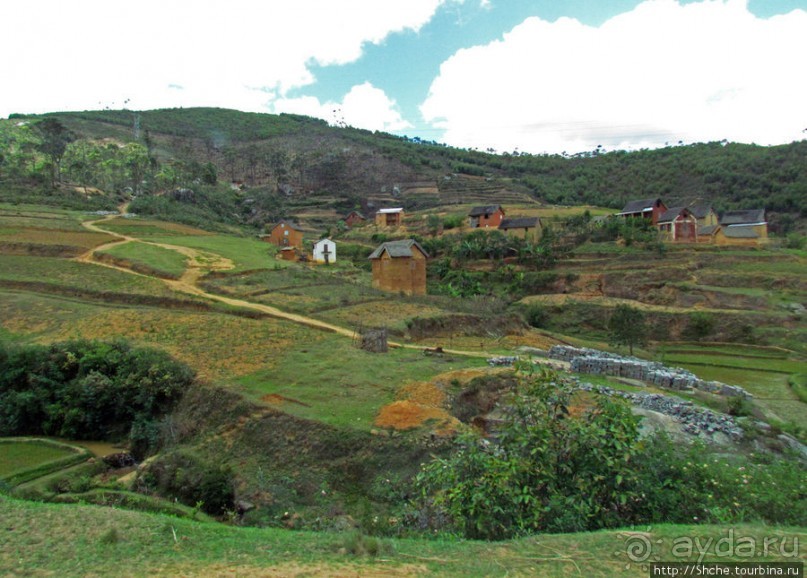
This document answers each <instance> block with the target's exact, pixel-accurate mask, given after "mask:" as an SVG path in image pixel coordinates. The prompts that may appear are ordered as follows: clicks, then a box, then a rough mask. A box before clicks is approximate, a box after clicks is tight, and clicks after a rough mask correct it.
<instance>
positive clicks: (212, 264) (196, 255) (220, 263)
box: [75, 203, 491, 358]
mask: <svg viewBox="0 0 807 578" xmlns="http://www.w3.org/2000/svg"><path fill="white" fill-rule="evenodd" d="M128 206H129V203H124V204H123V205H121V206H120V207H119V211H120V213H119V214H114V215H106V216H104V217H103V218H101V219H97V220H93V221H84V222H82V225H83V226H84V228H86V229H88V230H90V231H94V232H96V233H104V234H106V235H111V236H113V237H115V240H114V241H110V242H109V243H105V244H103V245H99V246H98V247H95V248H94V249H90V250H89V251H87V252H86V253H84V254H83V255H80V256H78V257H76V258H75V260H76V261H80V262H82V263H90V264H93V265H99V266H102V267H108V268H110V269H116V270H118V271H122V272H124V273H129V274H131V275H138V276H140V277H148V278H150V279H158V280H160V281H162V282H163V283H165V284H166V285H168V287H170V288H171V289H173V290H174V291H177V292H179V293H185V294H188V295H194V296H196V297H203V298H205V299H210V300H212V301H218V302H220V303H226V304H227V305H231V306H233V307H241V308H244V309H252V310H253V311H259V312H261V313H265V314H267V315H270V316H272V317H275V318H278V319H283V320H286V321H291V322H293V323H299V324H300V325H305V326H307V327H312V328H314V329H320V330H323V331H330V332H332V333H336V334H337V335H342V336H344V337H349V338H351V339H353V338H354V337H355V332H354V331H352V330H350V329H346V328H344V327H340V326H338V325H333V324H332V323H326V322H324V321H320V320H318V319H313V318H311V317H306V316H305V315H298V314H296V313H289V312H288V311H283V310H282V309H278V308H276V307H271V306H269V305H264V304H262V303H253V302H251V301H245V300H243V299H234V298H232V297H225V296H223V295H217V294H215V293H208V292H207V291H205V290H204V289H202V288H200V287H199V286H198V285H197V282H198V280H199V279H200V278H201V277H202V276H203V275H205V274H206V273H208V272H210V271H226V270H228V269H232V268H233V263H232V261H230V260H229V259H225V258H224V257H221V256H220V255H216V254H214V253H209V252H205V251H198V250H196V249H191V248H189V247H182V246H179V245H170V244H166V243H154V242H151V241H144V240H142V239H138V238H137V237H131V236H129V235H123V234H121V233H116V232H114V231H110V230H108V229H105V228H103V227H101V226H99V225H100V224H101V223H104V222H106V221H110V220H112V219H114V218H117V217H120V216H121V215H125V214H126V213H127V209H128ZM123 243H143V244H145V245H154V246H156V247H162V248H163V249H169V250H171V251H176V252H178V253H181V254H182V255H184V256H185V257H187V259H188V261H187V263H188V265H187V268H186V269H185V272H184V273H183V274H182V276H181V277H180V278H179V279H161V278H159V277H155V276H151V275H146V274H143V273H138V272H136V271H132V270H131V269H127V268H126V267H121V266H119V265H113V264H110V263H104V262H102V261H99V260H98V259H97V258H96V256H95V253H96V252H98V251H103V250H105V249H109V248H110V247H114V246H118V245H121V244H123ZM388 344H389V346H390V347H402V348H406V349H415V350H421V351H422V350H424V349H426V348H425V347H421V346H418V345H410V344H405V343H397V342H393V341H390V342H389V343H388ZM443 351H444V352H445V353H450V354H452V355H463V356H468V357H485V358H487V357H490V356H491V354H489V353H485V352H480V351H461V350H456V349H443Z"/></svg>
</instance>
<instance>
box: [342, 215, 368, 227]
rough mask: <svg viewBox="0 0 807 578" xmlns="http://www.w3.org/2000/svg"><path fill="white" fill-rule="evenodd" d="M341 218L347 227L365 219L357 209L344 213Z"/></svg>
mask: <svg viewBox="0 0 807 578" xmlns="http://www.w3.org/2000/svg"><path fill="white" fill-rule="evenodd" d="M342 220H343V221H344V222H345V225H347V226H348V227H355V226H356V225H361V224H362V223H364V222H365V221H366V220H367V219H366V218H365V216H364V215H362V214H361V213H360V212H358V211H350V212H349V213H348V214H347V215H345V218H344V219H342Z"/></svg>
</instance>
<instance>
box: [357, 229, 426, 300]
mask: <svg viewBox="0 0 807 578" xmlns="http://www.w3.org/2000/svg"><path fill="white" fill-rule="evenodd" d="M428 258H429V255H428V254H427V253H426V251H424V250H423V247H421V246H420V244H419V243H418V242H417V241H414V240H412V239H406V240H404V241H388V242H386V243H382V244H381V245H379V246H378V247H377V248H376V250H375V251H373V252H372V254H371V255H370V257H369V259H370V261H372V263H373V287H374V288H376V289H381V290H382V291H391V292H395V293H405V294H407V295H425V294H426V260H427V259H428Z"/></svg>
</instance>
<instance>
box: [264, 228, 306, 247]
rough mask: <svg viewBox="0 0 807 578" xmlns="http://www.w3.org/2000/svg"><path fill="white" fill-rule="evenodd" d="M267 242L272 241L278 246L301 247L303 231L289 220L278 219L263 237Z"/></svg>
mask: <svg viewBox="0 0 807 578" xmlns="http://www.w3.org/2000/svg"><path fill="white" fill-rule="evenodd" d="M263 240H264V241H266V242H268V243H273V244H275V245H277V246H278V247H296V248H297V249H302V248H303V231H302V229H300V227H299V226H297V225H296V224H294V223H293V222H291V221H280V222H279V223H277V224H276V225H274V226H273V227H272V229H271V230H270V231H269V235H266V236H264V237H263Z"/></svg>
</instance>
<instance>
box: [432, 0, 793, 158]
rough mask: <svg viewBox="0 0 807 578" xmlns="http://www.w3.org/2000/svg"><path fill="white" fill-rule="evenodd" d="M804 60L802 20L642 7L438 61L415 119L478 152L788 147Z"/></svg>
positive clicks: (721, 8)
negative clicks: (681, 145) (724, 144)
mask: <svg viewBox="0 0 807 578" xmlns="http://www.w3.org/2000/svg"><path fill="white" fill-rule="evenodd" d="M804 54H807V12H804V11H801V10H797V11H793V12H791V13H790V14H787V15H783V16H777V17H773V18H770V19H767V20H766V19H760V18H757V17H755V16H754V15H753V14H751V13H750V12H749V11H748V9H747V6H746V2H745V0H727V1H723V0H706V1H704V2H701V3H697V4H687V5H684V6H681V5H679V4H678V2H676V1H675V0H649V1H646V2H644V3H642V4H640V5H639V6H637V7H636V8H635V9H634V10H632V11H631V12H628V13H625V14H622V15H620V16H617V17H614V18H612V19H610V20H608V21H607V22H605V23H604V24H602V25H601V26H600V27H597V28H595V27H590V26H585V25H583V24H581V23H579V22H578V21H576V20H572V19H568V18H562V19H559V20H557V21H556V22H552V23H550V22H546V21H543V20H541V19H539V18H530V19H528V20H526V21H524V22H523V23H522V24H520V25H519V26H517V27H516V28H514V29H513V30H511V31H510V32H509V33H507V34H505V35H504V37H503V38H502V39H501V40H498V41H495V42H492V43H490V44H488V45H485V46H477V47H473V48H469V49H465V50H460V51H459V52H457V53H456V54H455V55H454V56H452V57H451V58H450V59H448V60H447V61H446V62H444V63H443V65H442V66H441V69H440V75H439V76H438V77H437V78H436V79H435V80H434V82H433V84H432V86H431V89H430V92H429V96H428V98H427V99H426V101H425V102H424V103H423V104H422V106H421V112H422V114H423V116H424V118H425V119H426V120H427V121H431V122H434V123H436V124H439V125H440V126H441V127H443V128H444V129H445V131H446V133H445V136H444V138H443V140H444V141H445V142H447V143H449V144H455V145H459V146H468V147H479V148H483V149H484V148H488V147H493V148H496V149H498V150H513V149H515V148H519V150H522V151H530V152H561V151H564V150H566V151H568V152H578V151H582V150H593V149H594V148H596V147H597V145H603V146H604V147H605V148H606V149H613V148H628V147H641V146H658V145H663V144H664V143H665V142H677V141H679V140H683V141H684V142H696V141H708V140H721V139H728V140H733V141H740V142H757V143H758V144H774V143H782V142H790V141H793V140H797V139H800V138H802V137H803V134H802V133H801V130H802V129H804V127H805V126H807V106H805V104H804V103H805V102H807V75H805V74H803V72H802V70H801V68H803V67H802V66H801V60H802V57H803V55H804Z"/></svg>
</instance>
